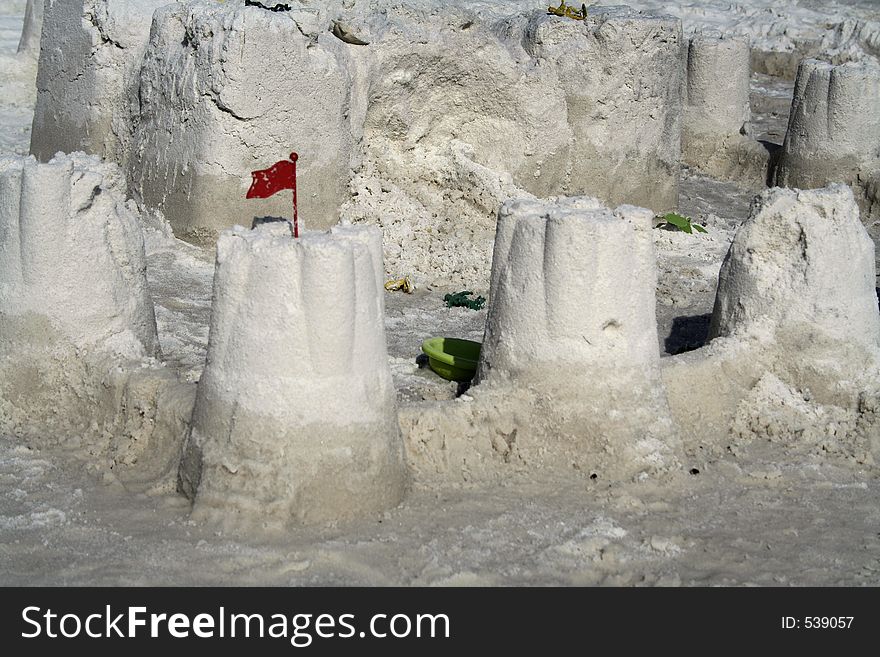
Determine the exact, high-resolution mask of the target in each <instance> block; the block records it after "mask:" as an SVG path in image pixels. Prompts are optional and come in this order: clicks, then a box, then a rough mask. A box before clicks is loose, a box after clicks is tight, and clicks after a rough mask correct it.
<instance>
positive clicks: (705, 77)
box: [681, 34, 769, 186]
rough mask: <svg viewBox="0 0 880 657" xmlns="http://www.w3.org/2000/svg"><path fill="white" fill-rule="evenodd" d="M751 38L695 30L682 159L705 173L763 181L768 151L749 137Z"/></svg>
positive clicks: (690, 51) (690, 49)
mask: <svg viewBox="0 0 880 657" xmlns="http://www.w3.org/2000/svg"><path fill="white" fill-rule="evenodd" d="M749 73H750V69H749V41H748V39H746V38H743V37H724V36H721V35H715V34H698V35H695V36H694V37H692V38H691V39H690V42H689V44H688V49H687V93H686V102H685V104H684V112H683V119H682V127H681V139H682V161H683V162H684V163H685V164H687V165H689V166H691V167H694V168H696V169H698V170H699V171H702V172H704V173H706V174H708V175H711V176H715V177H719V178H727V179H734V180H742V181H744V182H748V183H751V184H754V185H759V186H763V185H764V182H765V181H766V179H767V167H768V161H769V156H768V152H767V150H766V149H765V148H764V147H763V146H761V145H760V144H759V143H758V142H756V141H754V140H753V139H750V138H749V137H748V133H749V121H750V118H751V111H750V108H749Z"/></svg>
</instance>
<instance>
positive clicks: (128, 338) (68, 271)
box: [0, 153, 158, 357]
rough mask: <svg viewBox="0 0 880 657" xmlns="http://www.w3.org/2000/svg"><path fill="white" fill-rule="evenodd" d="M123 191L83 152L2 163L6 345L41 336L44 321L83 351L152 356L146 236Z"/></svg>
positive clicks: (1, 294)
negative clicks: (43, 160)
mask: <svg viewBox="0 0 880 657" xmlns="http://www.w3.org/2000/svg"><path fill="white" fill-rule="evenodd" d="M124 188H125V181H124V179H123V178H122V175H121V172H120V171H119V168H118V167H116V166H115V165H110V164H103V163H101V161H100V160H99V159H98V158H97V157H90V156H85V155H83V154H82V153H78V154H74V155H70V156H58V157H56V158H55V159H53V160H52V161H51V162H49V163H48V164H39V163H37V162H36V161H35V160H34V159H33V158H32V157H28V158H22V157H15V158H3V159H2V160H0V304H2V310H3V312H2V315H0V317H2V321H3V322H4V324H5V330H4V332H3V343H4V344H6V345H8V344H9V343H11V342H14V341H17V340H22V341H24V342H32V341H33V340H34V339H35V338H36V336H38V335H43V337H46V334H45V331H44V330H43V329H39V330H37V329H36V328H35V327H36V326H37V325H40V326H43V325H45V327H46V329H45V330H52V331H56V332H58V333H59V334H60V335H61V336H63V339H64V340H65V341H67V342H69V343H71V344H72V345H74V346H76V347H77V348H79V349H83V350H87V351H103V352H112V353H117V354H120V355H123V356H127V357H139V356H143V355H153V354H155V353H156V352H157V350H158V340H157V337H156V320H155V316H154V313H153V305H152V302H151V300H150V297H149V293H148V292H147V284H146V275H145V271H146V261H145V258H144V245H143V237H142V235H141V229H140V225H139V223H138V219H137V217H136V216H135V214H134V212H133V208H131V207H130V206H129V205H128V204H127V203H126V201H125V196H124ZM31 325H33V327H34V330H33V332H32V331H31V328H29V327H31ZM16 326H18V327H19V328H18V329H16V328H14V327H16Z"/></svg>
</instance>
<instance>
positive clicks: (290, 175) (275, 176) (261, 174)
mask: <svg viewBox="0 0 880 657" xmlns="http://www.w3.org/2000/svg"><path fill="white" fill-rule="evenodd" d="M297 159H298V156H297V154H296V153H291V154H290V159H289V160H281V161H280V162H276V163H275V164H273V165H272V166H271V167H269V168H268V169H261V170H259V171H254V172H253V173H251V177H252V178H253V182H252V183H251V188H250V189H249V190H248V193H247V196H246V197H245V198H269V197H270V196H272V195H274V194H277V193H278V192H280V191H283V190H285V189H292V190H293V236H294V237H299V221H298V217H297V211H296V161H297Z"/></svg>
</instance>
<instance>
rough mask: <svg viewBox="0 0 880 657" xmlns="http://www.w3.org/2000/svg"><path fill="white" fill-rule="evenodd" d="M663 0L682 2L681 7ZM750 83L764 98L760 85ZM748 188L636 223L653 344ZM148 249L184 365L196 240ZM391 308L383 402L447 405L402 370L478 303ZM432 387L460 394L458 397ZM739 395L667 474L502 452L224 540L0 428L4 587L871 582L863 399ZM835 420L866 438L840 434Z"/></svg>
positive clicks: (465, 331) (19, 76) (747, 18)
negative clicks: (452, 475)
mask: <svg viewBox="0 0 880 657" xmlns="http://www.w3.org/2000/svg"><path fill="white" fill-rule="evenodd" d="M640 4H642V5H647V4H661V3H647V2H645V3H640ZM691 4H692V5H697V3H691ZM699 4H701V5H702V7H701V8H696V9H695V8H694V7H691V10H690V14H689V15H693V16H697V15H700V14H701V13H702V15H703V18H702V19H703V20H704V21H705V22H706V23H717V22H719V21H722V20H724V21H725V24H726V25H728V26H729V25H731V24H733V25H734V27H735V29H736V30H737V31H746V30H748V29H754V30H756V33H760V32H761V31H763V32H766V34H765V35H764V36H762V37H761V38H766V39H775V40H776V41H775V42H778V43H784V42H785V39H786V38H790V35H799V34H804V35H808V36H809V35H811V34H815V33H816V31H817V29H818V28H817V26H819V25H824V23H823V22H822V21H824V20H828V15H829V14H830V13H836V14H837V15H838V16H839V18H840V22H844V21H843V19H844V18H845V16H852V17H859V16H866V15H870V14H871V11H872V7H871V5H870V3H861V4H860V5H859V6H857V7H855V8H853V9H846V8H844V7H842V5H841V4H840V3H834V2H832V3H821V4H817V8H816V9H815V10H814V9H810V8H807V7H802V6H796V3H793V2H787V3H773V7H774V9H773V11H774V12H776V14H774V20H773V21H770V22H768V21H767V20H766V13H767V12H766V10H767V8H768V4H769V3H767V2H764V1H763V0H753V1H752V2H750V3H747V4H746V3H741V4H739V5H737V6H738V7H742V8H743V12H742V16H743V18H742V20H737V19H736V18H733V17H731V15H730V12H729V10H728V9H727V7H729V5H730V3H728V2H724V3H721V2H718V3H716V2H707V3H699ZM803 4H808V3H803ZM662 5H663V9H664V10H665V11H667V12H669V11H672V12H673V13H675V12H677V11H679V9H678V5H676V3H662ZM722 5H723V6H722ZM23 7H24V3H23V2H17V3H16V2H12V3H10V2H0V13H4V14H5V15H4V17H3V18H2V22H0V25H3V26H8V29H4V31H3V32H2V33H0V35H2V38H3V41H2V43H0V46H2V48H3V50H2V56H3V57H12V56H13V55H12V53H13V52H14V49H15V46H16V44H17V41H18V33H17V30H16V26H20V24H21V19H20V15H21V13H22V12H23ZM707 8H708V9H707ZM13 9H14V10H15V11H16V12H19V13H18V14H15V16H14V17H10V14H9V13H6V12H10V11H11V10H13ZM845 12H846V13H845ZM875 13H876V12H875ZM734 14H735V15H736V16H739V15H740V13H738V12H736V11H734ZM777 14H778V15H777ZM820 17H822V19H821V21H820ZM875 18H876V16H875ZM690 20H694V19H691V18H689V19H688V21H690ZM687 24H688V22H687V21H686V25H687ZM761 26H764V27H761ZM782 27H786V28H788V33H787V34H785V35H782V34H781V32H782V29H781V28H782ZM19 29H20V27H19ZM6 61H16V60H6V59H4V62H6ZM2 70H3V71H4V73H3V74H4V75H7V76H8V77H6V78H4V79H3V80H2V81H0V84H2V85H3V88H2V91H3V93H2V94H0V103H2V106H0V110H2V111H0V115H2V116H4V117H5V118H4V121H8V123H4V124H2V125H0V147H2V153H4V154H5V153H12V152H18V153H21V152H24V151H25V150H26V148H27V141H28V139H27V133H28V131H29V126H28V122H29V119H30V114H29V112H30V110H29V107H28V103H27V98H28V93H29V92H28V91H27V89H28V87H27V80H28V78H27V76H26V75H25V73H26V71H25V67H24V65H22V66H21V67H19V68H16V67H5V66H4V67H3V69H2ZM10 72H11V73H10ZM31 79H32V78H31ZM764 82H765V83H767V84H772V81H764ZM755 87H756V85H755V80H753V91H754V89H755ZM770 88H775V87H770ZM7 90H8V91H7ZM761 96H762V102H767V103H769V101H767V99H772V95H770V94H766V93H764V94H761ZM8 108H10V109H12V110H13V112H7V109H8ZM754 109H755V103H754V102H753V110H754ZM16 112H19V113H18V114H16ZM760 118H761V120H762V121H764V123H763V125H765V126H767V128H768V130H772V129H778V124H779V122H780V118H781V119H782V125H783V126H784V117H772V116H771V115H770V114H769V113H768V114H764V115H762V116H761V117H760ZM774 126H777V127H776V128H774ZM783 129H784V128H783ZM751 195H752V193H751V191H750V190H748V189H744V188H742V187H739V186H737V185H736V184H734V183H722V182H717V181H713V180H711V179H707V178H703V177H695V176H689V175H685V177H684V179H683V198H682V205H683V207H684V209H685V211H686V212H688V213H690V214H691V215H692V216H694V217H696V218H698V219H700V220H705V221H706V222H707V225H708V228H709V230H710V233H709V234H708V235H695V236H691V235H684V234H681V233H674V232H668V231H661V230H655V231H653V233H654V241H655V247H656V248H657V251H658V264H659V270H660V280H659V282H658V294H657V311H658V312H657V314H658V321H659V325H660V343H661V344H660V347H661V349H663V350H665V351H674V350H677V349H680V348H685V347H688V346H690V347H693V346H696V345H698V344H701V342H702V340H704V339H705V333H706V331H707V330H708V320H707V318H706V317H705V314H706V313H708V312H710V311H711V307H712V299H713V297H714V290H715V284H716V282H717V276H718V271H719V268H720V266H721V260H722V258H723V256H724V254H725V253H726V251H727V247H728V245H729V242H730V240H731V239H732V236H733V229H734V228H735V226H737V225H738V224H739V223H740V222H741V221H742V220H743V219H744V218H745V215H746V214H747V205H748V201H749V199H750V197H751ZM163 231H165V232H163ZM146 246H147V258H148V272H147V275H148V282H149V284H150V287H151V291H152V293H153V295H154V299H155V302H156V304H157V308H156V315H157V323H158V329H159V339H160V343H161V346H162V350H163V358H164V359H165V360H166V362H167V363H169V365H170V366H171V367H172V368H174V369H177V370H178V371H180V372H181V374H182V376H183V377H184V378H186V379H188V380H191V381H192V380H196V379H198V377H199V376H200V372H201V367H202V364H203V362H204V354H205V349H206V345H207V326H208V315H209V312H210V307H209V304H210V294H211V289H210V288H211V277H212V274H213V264H212V263H213V253H211V252H208V251H204V250H200V249H197V248H195V247H191V246H189V245H186V244H183V243H181V242H177V241H174V240H172V239H170V238H169V237H168V235H167V229H164V228H163V227H161V226H155V227H153V228H151V229H150V230H148V232H147V236H146ZM476 291H477V292H482V293H484V294H485V293H486V290H485V289H482V290H481V289H477V290H476ZM386 305H387V308H386V320H385V326H386V330H387V332H388V340H389V345H388V350H389V362H390V366H391V370H392V375H393V376H394V381H395V386H396V388H397V392H398V400H399V401H400V402H401V405H402V412H403V413H404V414H405V418H406V417H410V418H411V417H418V416H419V415H420V414H422V412H423V411H424V412H425V413H428V407H429V406H431V402H430V401H423V400H430V399H447V400H449V399H451V398H452V397H453V395H454V388H455V387H454V385H453V384H449V383H443V382H440V380H439V379H437V377H435V376H434V375H433V374H431V373H430V372H428V371H425V370H421V369H419V368H418V367H417V365H416V364H415V356H416V355H417V354H418V345H419V343H420V342H421V340H422V339H423V338H425V337H429V336H431V335H444V334H445V335H457V336H459V337H465V338H471V339H482V331H483V324H484V323H485V319H486V311H485V310H484V311H480V312H473V311H470V310H466V309H453V310H447V309H445V308H444V307H443V304H442V291H436V290H428V289H422V290H420V291H418V292H417V293H416V294H415V295H413V296H412V297H408V296H405V295H403V294H400V293H395V294H389V295H388V296H387V297H386ZM677 390H678V393H677V395H678V396H677V401H678V402H679V403H681V404H686V403H687V402H688V398H689V397H691V396H693V397H710V398H711V397H712V396H717V395H720V394H721V391H719V390H718V389H717V388H716V387H715V386H714V385H713V382H712V381H711V380H709V381H706V380H701V379H700V378H699V377H695V378H694V379H693V384H692V385H688V381H684V382H683V383H682V384H681V386H680V387H679V388H677ZM446 403H452V404H470V403H472V402H470V401H468V397H467V396H465V397H460V398H459V400H458V401H454V402H453V401H447V402H446ZM431 408H437V407H436V406H432V407H431ZM734 410H735V413H734V417H735V421H734V424H733V432H732V433H730V434H729V435H722V436H718V435H712V434H709V433H706V434H705V435H704V436H702V438H703V439H702V440H692V441H689V442H688V443H687V444H686V446H685V453H684V457H683V458H684V463H683V464H682V465H683V466H684V467H683V468H682V469H681V470H680V471H678V472H670V473H667V474H665V475H663V476H659V477H655V478H651V479H648V480H646V481H642V482H638V483H636V482H629V481H621V480H613V478H611V477H606V475H605V473H604V472H603V471H601V470H597V471H596V472H588V471H578V470H575V469H574V468H572V472H571V475H570V476H567V475H557V476H554V477H548V476H546V475H541V476H531V475H529V474H528V472H525V473H524V472H523V471H522V470H518V469H517V468H516V463H515V462H514V463H513V466H514V467H512V468H511V470H510V477H509V478H507V480H506V481H505V480H495V481H494V482H493V483H491V484H474V483H468V482H467V480H466V477H462V479H461V480H460V482H459V483H458V484H457V485H444V486H439V485H434V486H432V485H429V484H424V485H422V486H420V487H417V488H416V489H415V490H414V491H413V493H412V494H411V495H410V496H409V497H408V498H407V499H406V500H405V502H404V503H403V505H402V506H400V507H399V508H397V509H395V510H393V511H390V512H387V513H383V514H378V515H376V516H373V517H371V518H369V519H367V520H362V521H359V522H357V523H355V524H352V525H343V526H339V527H335V528H327V529H304V530H300V531H298V532H296V533H295V534H292V535H289V536H286V537H284V538H283V539H277V540H273V539H269V538H266V539H259V538H255V537H253V536H249V537H235V536H232V535H228V534H225V533H223V532H220V531H218V530H217V529H216V528H214V527H211V526H209V525H206V524H202V523H197V522H194V521H192V520H190V518H189V507H188V503H187V502H186V500H185V499H184V498H183V497H180V496H177V495H174V494H169V493H167V492H154V493H152V494H149V493H132V492H127V491H126V490H124V489H123V488H122V487H121V486H120V485H119V484H118V483H115V479H114V478H112V477H109V478H108V477H104V479H103V481H104V483H102V482H101V480H100V478H99V477H95V476H93V475H91V474H87V473H85V472H84V471H83V470H82V468H81V467H80V463H81V461H78V460H77V456H76V455H77V451H76V449H75V448H74V449H70V448H69V449H67V450H62V449H59V448H44V449H37V448H33V447H28V446H26V445H25V444H23V443H22V442H21V441H20V440H19V439H17V438H16V437H14V436H11V435H10V436H2V437H0V482H2V483H0V489H2V492H3V496H2V499H0V538H2V541H0V573H3V575H2V576H0V581H2V583H3V584H25V585H35V584H90V585H92V584H110V585H114V584H117V585H118V584H172V585H179V584H233V585H234V584H260V585H302V584H367V585H376V584H441V585H442V584H453V585H471V584H488V585H492V584H588V585H592V584H604V585H636V586H638V585H656V584H661V585H713V584H722V585H734V584H759V585H788V584H795V585H845V586H857V585H874V586H876V585H878V584H880V535H878V533H877V527H878V523H880V511H878V509H880V485H878V484H880V481H878V477H877V470H876V466H875V465H874V464H873V463H872V459H873V458H874V457H875V455H876V454H877V453H878V448H880V445H878V444H877V443H878V442H880V437H878V436H877V432H876V426H877V425H876V422H877V419H876V418H877V415H878V414H880V406H878V405H877V404H876V401H875V400H873V399H869V398H865V399H864V400H863V401H862V402H860V406H859V408H857V409H852V408H844V407H841V406H835V405H832V404H828V403H819V402H817V401H815V400H813V399H812V398H811V395H810V394H809V393H808V392H807V391H804V390H795V389H792V388H791V387H790V386H788V385H787V384H785V383H784V382H782V381H780V380H778V379H775V380H774V378H773V376H766V377H764V378H762V379H761V381H760V382H759V383H758V385H756V386H755V387H754V388H753V390H752V391H751V393H750V394H749V395H748V396H747V397H746V399H744V401H743V402H742V404H741V405H740V406H739V407H738V408H736V409H734ZM406 413H408V414H409V415H408V416H407V415H406ZM848 427H850V428H852V427H856V429H858V427H867V428H868V430H870V431H872V432H873V433H871V434H868V435H867V441H864V440H863V441H861V442H857V443H852V442H848V440H847V438H846V437H847V436H848V435H849V434H848V433H847V428H848ZM872 441H873V442H872ZM866 445H867V449H866ZM502 447H503V446H502ZM508 449H511V448H510V445H508ZM511 451H512V450H511ZM691 472H693V474H691ZM98 474H99V475H100V474H102V473H101V472H98ZM464 474H466V473H464ZM592 474H595V475H596V477H595V478H591V476H590V475H592ZM108 482H109V483H108Z"/></svg>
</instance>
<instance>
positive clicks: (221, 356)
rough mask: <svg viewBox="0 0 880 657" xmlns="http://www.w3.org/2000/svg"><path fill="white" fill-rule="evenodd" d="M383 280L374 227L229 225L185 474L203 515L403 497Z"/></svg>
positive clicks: (368, 504)
mask: <svg viewBox="0 0 880 657" xmlns="http://www.w3.org/2000/svg"><path fill="white" fill-rule="evenodd" d="M381 281H382V238H381V233H380V232H379V230H378V229H375V228H367V227H363V228H354V227H336V228H334V229H332V230H331V232H330V233H319V232H307V233H306V234H304V235H303V236H302V237H300V238H299V239H297V240H294V239H293V238H292V237H291V235H290V232H289V229H288V227H287V225H286V224H268V225H263V226H261V227H259V228H257V229H255V230H253V231H247V230H244V229H242V228H240V227H236V228H234V229H232V230H231V231H227V232H225V233H223V234H222V236H221V238H220V241H219V243H218V246H217V271H216V274H215V280H214V301H213V308H212V317H211V333H210V340H209V344H208V356H207V365H206V367H205V371H204V375H203V377H202V379H201V381H200V382H199V389H198V396H197V401H196V407H195V411H194V414H193V426H192V433H191V435H190V437H189V439H188V443H187V446H186V448H185V450H184V457H183V460H182V464H181V469H180V478H179V482H180V488H181V490H182V491H183V492H184V493H185V494H187V495H188V496H189V497H191V498H194V500H195V504H194V511H195V513H196V514H197V515H201V516H203V517H205V516H207V517H211V518H214V519H217V520H219V521H220V522H222V523H223V524H225V525H228V526H238V527H242V526H244V527H247V526H263V527H268V528H281V527H284V526H286V525H287V524H296V523H299V522H324V521H333V520H338V519H344V518H353V517H359V516H363V515H364V514H367V513H370V512H375V511H379V510H383V509H388V508H390V507H393V506H395V505H396V504H397V503H398V502H400V500H401V498H402V496H403V493H404V491H405V488H406V482H407V474H406V467H405V464H404V459H403V444H402V441H401V439H400V433H399V427H398V425H397V414H396V411H395V393H394V387H393V384H392V381H391V374H390V370H389V367H388V359H387V351H386V347H385V333H384V302H383V298H382V291H383V290H382V285H381Z"/></svg>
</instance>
